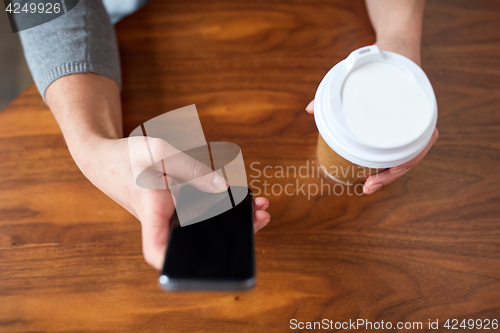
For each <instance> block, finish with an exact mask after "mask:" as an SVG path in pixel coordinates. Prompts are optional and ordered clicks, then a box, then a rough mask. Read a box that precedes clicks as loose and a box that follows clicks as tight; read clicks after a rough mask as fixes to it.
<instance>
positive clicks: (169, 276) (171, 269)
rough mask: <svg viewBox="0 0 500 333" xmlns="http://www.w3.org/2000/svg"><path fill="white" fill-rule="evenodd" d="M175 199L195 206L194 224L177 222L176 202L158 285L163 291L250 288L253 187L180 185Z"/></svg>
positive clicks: (252, 260) (253, 265)
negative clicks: (213, 189) (203, 188)
mask: <svg viewBox="0 0 500 333" xmlns="http://www.w3.org/2000/svg"><path fill="white" fill-rule="evenodd" d="M178 198H179V199H178V202H179V201H181V202H183V203H184V205H186V204H187V205H191V207H194V208H193V209H191V211H192V212H194V213H193V214H192V221H196V222H195V223H191V224H190V223H186V222H185V220H184V223H179V214H178V212H177V210H178V211H179V213H180V212H181V209H179V206H177V205H176V213H175V214H174V217H173V219H172V223H171V228H170V238H169V242H168V245H167V252H166V255H165V262H164V265H163V269H162V272H161V275H160V278H159V282H160V286H161V287H162V288H164V289H165V290H234V291H239V290H247V289H251V288H252V287H253V286H254V285H255V247H254V227H253V196H252V191H251V190H250V189H249V188H247V187H242V186H230V187H229V189H228V191H227V192H224V193H205V192H201V191H199V190H197V189H195V188H194V187H192V186H189V185H184V186H183V187H182V188H181V189H180V191H179V195H178ZM235 198H239V199H238V200H235ZM228 205H230V206H228ZM184 211H185V210H184ZM184 215H186V214H184ZM204 217H208V218H204ZM181 222H182V221H181Z"/></svg>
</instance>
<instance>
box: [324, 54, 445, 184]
mask: <svg viewBox="0 0 500 333" xmlns="http://www.w3.org/2000/svg"><path fill="white" fill-rule="evenodd" d="M314 118H315V121H316V126H317V127H318V131H319V139H318V159H319V162H320V164H321V165H322V166H323V168H324V170H325V172H326V173H327V174H328V175H329V176H330V177H331V178H333V179H335V180H337V181H339V182H341V183H346V184H354V183H357V182H362V181H364V179H366V177H365V176H364V175H368V174H373V173H376V172H379V171H380V170H384V169H386V168H390V167H394V166H397V165H401V164H403V163H405V162H408V161H410V160H411V159H413V158H414V157H415V156H417V155H418V154H419V153H420V152H421V151H422V150H423V149H424V148H425V147H426V146H427V144H428V143H429V140H430V139H431V136H432V133H433V131H434V127H435V126H436V122H437V102H436V97H435V95H434V90H433V89H432V85H431V83H430V82H429V79H428V78H427V76H426V75H425V73H424V71H422V69H421V68H420V67H419V66H418V65H417V64H415V63H414V62H413V61H411V60H410V59H408V58H406V57H403V56H402V55H399V54H396V53H393V52H388V51H381V50H379V49H378V47H377V46H375V45H372V46H367V47H363V48H360V49H357V50H355V51H353V52H351V54H350V55H349V56H348V57H347V58H346V59H344V60H342V61H341V62H339V63H338V64H337V65H335V67H333V68H332V69H331V70H330V71H329V72H328V73H327V74H326V76H325V77H324V78H323V80H322V81H321V83H320V85H319V87H318V90H317V91H316V97H315V100H314Z"/></svg>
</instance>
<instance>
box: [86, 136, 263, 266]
mask: <svg viewBox="0 0 500 333" xmlns="http://www.w3.org/2000/svg"><path fill="white" fill-rule="evenodd" d="M137 139H138V140H143V138H142V137H140V138H139V137H136V138H126V139H119V140H114V139H103V140H100V141H98V142H97V144H96V145H95V147H94V149H92V153H91V154H88V155H87V156H86V158H85V160H84V161H78V164H79V166H80V168H81V170H82V172H83V173H84V174H85V176H86V177H87V178H88V179H89V180H90V181H91V182H92V183H93V184H94V185H95V186H96V187H97V188H99V189H100V190H101V191H102V192H104V193H105V194H106V195H107V196H109V197H110V198H111V199H113V200H114V201H116V202H117V203H119V204H120V205H121V206H122V207H124V208H125V209H126V210H127V211H129V212H130V213H131V214H132V215H134V216H135V217H136V218H137V219H138V220H139V221H140V222H141V226H142V251H143V254H144V259H145V260H146V262H147V263H148V264H150V265H151V266H153V267H154V268H156V269H158V270H160V269H161V267H162V265H163V261H164V258H165V251H166V247H167V241H168V235H169V229H170V221H171V220H172V216H173V214H174V210H175V206H174V201H173V198H172V195H171V193H170V190H169V187H168V186H165V187H166V189H156V190H152V189H144V188H141V187H139V186H138V185H137V184H136V180H135V178H134V175H133V172H132V165H131V161H130V154H129V140H137ZM148 143H149V146H150V148H151V150H152V151H154V152H155V153H154V155H155V156H161V155H165V154H164V153H163V152H166V154H168V155H171V154H172V151H171V150H172V149H173V148H172V147H171V146H170V145H168V143H166V142H165V141H163V140H161V139H154V138H149V140H148ZM144 148H145V149H147V147H146V145H145V146H144ZM169 150H170V152H168V151H169ZM181 155H182V154H181ZM135 162H137V161H135ZM143 162H144V165H149V163H150V161H149V159H148V160H145V161H143ZM165 168H166V172H167V173H168V175H165V174H164V173H163V170H162V169H161V168H160V169H158V170H156V172H157V175H154V176H156V177H158V178H162V179H163V180H162V181H164V182H165V183H166V184H170V177H175V178H177V179H181V180H186V181H188V183H189V184H190V185H192V186H194V187H196V188H198V189H200V190H202V191H204V192H211V193H220V192H223V191H225V190H226V189H227V186H226V185H225V181H224V179H223V178H222V177H221V176H220V175H218V174H217V173H216V172H213V171H212V170H211V169H210V168H208V167H207V166H206V165H204V164H203V163H201V162H199V161H197V160H195V159H192V158H191V157H189V156H187V155H184V156H183V157H182V156H181V158H178V159H177V161H176V163H175V167H169V166H168V165H166V166H165ZM268 207H269V201H268V200H267V199H265V198H262V197H259V198H255V199H254V230H255V232H257V231H258V230H260V229H261V228H263V227H264V226H265V225H266V224H267V223H269V221H270V215H269V213H268V212H266V209H267V208H268Z"/></svg>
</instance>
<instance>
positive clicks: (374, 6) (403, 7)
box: [366, 0, 425, 65]
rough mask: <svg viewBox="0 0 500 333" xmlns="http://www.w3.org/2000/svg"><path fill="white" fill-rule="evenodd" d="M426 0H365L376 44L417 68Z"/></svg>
mask: <svg viewBox="0 0 500 333" xmlns="http://www.w3.org/2000/svg"><path fill="white" fill-rule="evenodd" d="M424 7H425V0H366V8H367V10H368V15H369V16H370V20H371V22H372V25H373V29H374V30H375V34H376V38H377V43H376V44H377V45H378V46H379V47H380V48H381V49H384V50H387V51H393V52H397V53H399V54H402V55H404V56H406V57H408V58H410V59H412V60H413V61H415V62H416V63H417V64H419V65H420V43H421V39H422V18H423V13H424Z"/></svg>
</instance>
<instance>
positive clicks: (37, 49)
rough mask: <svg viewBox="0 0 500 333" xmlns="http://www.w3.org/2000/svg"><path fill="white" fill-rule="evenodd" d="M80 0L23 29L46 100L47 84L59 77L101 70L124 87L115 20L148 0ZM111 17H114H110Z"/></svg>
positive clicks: (35, 76)
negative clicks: (64, 11)
mask: <svg viewBox="0 0 500 333" xmlns="http://www.w3.org/2000/svg"><path fill="white" fill-rule="evenodd" d="M104 1H105V4H106V8H108V9H111V10H113V12H111V13H109V15H108V12H107V11H106V8H105V6H104V5H103V2H102V1H101V0H80V1H79V3H78V4H77V5H76V6H75V8H73V9H72V10H70V11H69V12H68V13H66V14H64V15H62V16H60V17H58V18H56V19H54V20H52V21H50V22H47V23H45V24H42V25H39V26H37V27H34V28H31V29H28V30H24V31H22V32H20V33H19V34H20V37H21V42H22V44H23V48H24V54H25V57H26V60H27V62H28V65H29V67H30V70H31V74H32V75H33V79H34V81H35V83H36V85H37V87H38V90H39V91H40V94H41V95H42V97H43V98H44V100H45V91H46V90H47V87H48V86H49V85H50V84H51V83H52V82H54V81H55V80H57V79H58V78H60V77H62V76H65V75H69V74H76V73H97V74H100V75H104V76H107V77H109V78H111V79H113V80H115V81H116V82H117V83H118V84H119V85H120V87H121V73H120V58H119V54H118V44H117V41H116V35H115V31H114V27H113V25H112V21H111V20H113V23H114V22H116V21H118V20H119V19H120V18H122V17H123V16H125V15H126V14H130V12H128V13H126V12H123V11H121V12H120V11H117V9H120V7H121V8H122V9H123V8H125V9H127V8H128V9H130V10H132V11H134V10H136V9H137V8H138V7H140V6H141V5H142V4H144V3H145V2H146V1H144V0H142V1H141V0H104ZM110 17H111V19H110Z"/></svg>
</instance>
